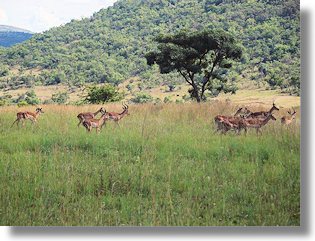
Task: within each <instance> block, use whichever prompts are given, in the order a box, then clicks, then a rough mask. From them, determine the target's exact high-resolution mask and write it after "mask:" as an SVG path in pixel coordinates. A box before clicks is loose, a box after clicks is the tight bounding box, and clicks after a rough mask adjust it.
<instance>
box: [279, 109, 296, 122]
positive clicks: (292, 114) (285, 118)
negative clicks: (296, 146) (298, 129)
mask: <svg viewBox="0 0 315 241" xmlns="http://www.w3.org/2000/svg"><path fill="white" fill-rule="evenodd" d="M292 109H293V108H292ZM288 114H289V115H290V116H283V117H282V118H281V123H282V124H283V125H290V124H291V123H292V121H293V120H294V119H295V117H296V111H295V110H294V109H293V112H291V111H288Z"/></svg>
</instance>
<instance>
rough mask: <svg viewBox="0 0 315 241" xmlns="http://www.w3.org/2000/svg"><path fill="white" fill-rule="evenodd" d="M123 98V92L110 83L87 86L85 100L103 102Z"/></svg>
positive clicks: (95, 102)
mask: <svg viewBox="0 0 315 241" xmlns="http://www.w3.org/2000/svg"><path fill="white" fill-rule="evenodd" d="M122 99H123V94H122V93H120V92H119V91H118V90H117V88H116V87H115V86H113V85H110V84H105V85H102V86H90V87H88V88H87V95H86V97H85V101H86V102H87V103H90V104H103V103H105V102H116V101H120V100H122Z"/></svg>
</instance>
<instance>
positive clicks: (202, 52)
mask: <svg viewBox="0 0 315 241" xmlns="http://www.w3.org/2000/svg"><path fill="white" fill-rule="evenodd" d="M156 41H157V42H158V43H159V44H158V47H157V48H158V50H157V51H153V52H149V53H148V54H146V59H147V62H148V64H149V65H153V64H155V63H156V64H158V65H159V67H160V71H161V73H166V74H167V73H170V72H173V71H177V72H178V73H179V74H181V75H182V76H183V78H184V80H185V81H186V82H187V83H188V84H189V85H191V87H192V91H191V97H192V98H194V99H196V100H197V101H198V102H200V101H201V100H203V99H205V95H204V94H205V91H206V90H207V89H208V90H210V91H212V92H213V91H216V92H221V91H225V92H229V90H230V89H228V88H224V84H225V83H226V82H227V80H226V79H224V75H226V69H228V68H231V67H232V64H231V63H232V62H231V60H239V59H240V58H241V57H242V47H241V46H240V45H239V44H238V43H237V42H236V41H235V39H234V37H233V36H231V35H230V34H228V33H227V32H224V31H221V30H203V31H196V32H180V33H179V34H176V35H167V36H160V37H158V38H157V39H156ZM214 80H219V82H220V83H219V85H220V86H219V87H214V83H213V82H214Z"/></svg>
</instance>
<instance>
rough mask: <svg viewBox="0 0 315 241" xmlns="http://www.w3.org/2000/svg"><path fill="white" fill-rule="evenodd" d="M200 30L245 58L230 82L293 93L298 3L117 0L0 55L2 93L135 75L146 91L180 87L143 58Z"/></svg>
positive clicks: (297, 51)
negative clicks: (232, 44) (183, 33)
mask: <svg viewBox="0 0 315 241" xmlns="http://www.w3.org/2000/svg"><path fill="white" fill-rule="evenodd" d="M204 28H220V29H224V30H226V31H228V32H230V33H232V34H233V35H234V36H236V37H237V38H238V39H239V41H240V42H241V43H242V44H243V46H244V48H245V54H244V57H243V58H242V60H241V62H239V63H237V64H235V65H234V68H233V69H232V70H231V71H230V74H229V78H231V79H233V80H235V81H237V80H242V79H246V80H252V81H255V82H261V81H263V82H267V83H268V84H270V85H271V86H275V87H277V86H280V87H281V88H283V89H286V90H288V91H290V92H293V93H298V92H299V83H300V79H299V78H300V77H299V73H300V71H299V58H300V35H299V33H300V27H299V1H298V0H268V1H260V0H242V1H239V0H182V1H179V0H146V1H143V0H120V1H118V2H117V3H115V4H114V6H113V7H109V8H108V9H102V10H100V11H99V12H97V13H95V14H94V15H93V16H92V17H90V18H86V19H82V20H79V21H77V20H73V21H71V22H70V23H68V24H65V25H64V26H62V27H58V28H52V29H51V30H49V31H46V32H44V33H43V34H35V35H34V36H33V37H32V38H31V39H30V40H29V41H27V42H26V43H23V44H22V45H19V46H14V47H12V48H9V49H7V50H3V49H2V50H0V59H1V60H0V87H2V88H16V87H21V86H34V85H51V84H58V83H63V84H68V85H83V84H85V83H104V82H110V83H115V84H119V83H121V82H123V81H124V80H125V79H128V78H130V77H134V76H138V77H140V78H141V80H142V82H143V87H144V88H150V87H152V86H157V85H159V84H161V83H179V82H181V80H180V78H179V77H178V76H176V75H175V76H174V75H171V76H161V75H159V74H158V73H157V68H156V67H153V68H149V67H148V66H147V65H146V61H145V59H144V57H143V56H144V54H145V53H146V52H147V51H149V50H151V49H153V48H154V47H155V44H154V43H153V39H154V37H156V36H158V35H160V34H167V33H175V32H178V31H180V30H183V29H189V30H199V29H204ZM1 69H2V70H3V69H6V70H7V71H1ZM33 70H36V71H33ZM38 70H40V71H38Z"/></svg>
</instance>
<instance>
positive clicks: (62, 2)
mask: <svg viewBox="0 0 315 241" xmlns="http://www.w3.org/2000/svg"><path fill="white" fill-rule="evenodd" d="M116 1H117V0H0V25H10V26H14V27H18V28H24V29H27V30H30V31H32V32H42V31H45V30H48V29H49V28H51V27H56V26H60V25H62V24H65V23H68V22H70V21H71V19H81V18H82V17H89V16H91V15H92V14H93V13H94V12H97V11H99V10H100V9H101V8H106V7H108V6H111V5H113V3H114V2H116Z"/></svg>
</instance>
